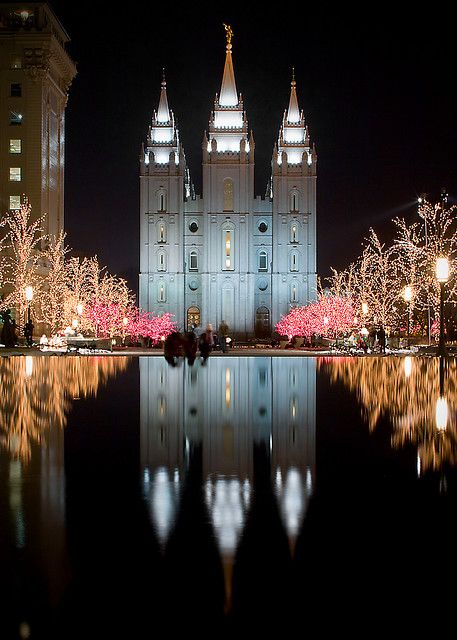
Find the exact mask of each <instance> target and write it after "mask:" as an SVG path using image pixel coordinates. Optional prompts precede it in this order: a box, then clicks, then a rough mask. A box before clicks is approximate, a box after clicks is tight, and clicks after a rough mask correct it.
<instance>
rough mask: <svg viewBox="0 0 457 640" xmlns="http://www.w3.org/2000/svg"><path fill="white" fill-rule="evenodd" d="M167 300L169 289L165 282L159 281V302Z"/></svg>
mask: <svg viewBox="0 0 457 640" xmlns="http://www.w3.org/2000/svg"><path fill="white" fill-rule="evenodd" d="M166 300H167V291H166V287H165V282H159V291H158V295H157V301H158V302H166Z"/></svg>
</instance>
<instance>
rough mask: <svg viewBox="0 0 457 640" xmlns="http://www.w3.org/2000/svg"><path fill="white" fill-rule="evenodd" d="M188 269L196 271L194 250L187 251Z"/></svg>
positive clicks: (196, 255) (196, 254) (196, 263)
mask: <svg viewBox="0 0 457 640" xmlns="http://www.w3.org/2000/svg"><path fill="white" fill-rule="evenodd" d="M189 270H190V271H198V253H197V252H196V251H191V252H190V253H189Z"/></svg>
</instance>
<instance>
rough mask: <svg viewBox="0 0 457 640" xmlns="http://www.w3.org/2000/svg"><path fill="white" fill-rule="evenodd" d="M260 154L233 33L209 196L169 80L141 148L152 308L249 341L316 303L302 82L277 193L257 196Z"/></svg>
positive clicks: (312, 175) (216, 117) (287, 120)
mask: <svg viewBox="0 0 457 640" xmlns="http://www.w3.org/2000/svg"><path fill="white" fill-rule="evenodd" d="M285 103H286V104H287V98H286V97H285ZM254 151H255V144H254V138H253V134H252V132H249V129H248V120H247V115H246V112H245V110H244V105H243V99H242V96H241V94H239V93H238V91H237V87H236V81H235V73H234V68H233V60H232V45H231V37H230V36H228V38H227V46H226V55H225V65H224V72H223V77H222V84H221V89H220V93H219V94H216V97H215V100H214V105H213V110H212V111H211V115H210V120H209V127H208V132H205V134H204V136H203V144H202V155H203V172H202V175H203V196H201V197H200V196H196V195H195V194H194V192H193V186H192V183H191V179H190V175H189V170H188V167H187V164H186V158H185V155H184V150H183V147H182V145H181V142H180V138H179V132H178V129H177V127H176V123H175V119H174V115H173V112H172V111H171V110H170V108H169V105H168V98H167V87H166V82H165V79H163V80H162V85H161V92H160V99H159V105H158V109H157V111H155V112H154V114H153V118H152V123H151V125H150V127H149V131H148V136H147V142H146V145H144V146H143V148H142V151H141V156H140V275H139V304H140V307H142V308H143V309H145V310H148V311H154V312H155V313H158V314H160V315H161V314H163V313H166V312H169V313H171V314H173V315H174V316H175V318H174V319H175V321H176V322H177V324H178V326H179V328H180V329H186V328H188V327H189V326H190V325H192V324H194V325H197V326H200V327H205V326H206V324H207V323H211V324H212V325H213V328H214V329H215V330H217V328H218V326H219V324H220V322H221V321H222V320H225V322H226V323H227V324H228V325H229V328H230V331H231V333H232V335H234V336H237V337H239V338H245V337H251V336H253V335H256V336H258V337H268V336H269V335H270V334H271V332H272V331H273V330H274V326H275V324H276V323H277V322H278V321H279V319H280V317H281V316H282V315H283V314H286V313H287V312H288V311H289V310H290V308H291V307H293V306H301V305H304V304H307V303H308V302H310V301H311V300H313V299H315V297H316V164H317V155H316V151H315V148H314V146H312V145H311V143H310V138H309V131H308V127H307V125H306V123H305V119H304V115H303V111H301V110H300V108H299V104H298V99H297V90H296V82H295V79H293V80H292V83H291V89H290V97H289V104H288V107H287V108H286V109H285V112H284V116H283V120H282V125H281V127H280V131H279V136H278V141H277V143H276V144H275V145H274V150H273V158H272V163H271V167H272V172H271V181H270V184H269V185H268V188H267V196H266V197H259V196H255V195H254Z"/></svg>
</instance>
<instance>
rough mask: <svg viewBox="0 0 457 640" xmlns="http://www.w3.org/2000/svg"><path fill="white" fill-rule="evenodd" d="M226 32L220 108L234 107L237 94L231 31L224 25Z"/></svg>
mask: <svg viewBox="0 0 457 640" xmlns="http://www.w3.org/2000/svg"><path fill="white" fill-rule="evenodd" d="M224 28H225V31H226V38H227V45H226V48H225V51H226V53H225V66H224V75H223V78H222V86H221V91H220V94H219V104H220V106H221V107H235V106H236V105H237V104H238V94H237V91H236V84H235V72H234V71H233V61H232V38H233V31H232V28H231V27H230V26H229V25H226V24H224Z"/></svg>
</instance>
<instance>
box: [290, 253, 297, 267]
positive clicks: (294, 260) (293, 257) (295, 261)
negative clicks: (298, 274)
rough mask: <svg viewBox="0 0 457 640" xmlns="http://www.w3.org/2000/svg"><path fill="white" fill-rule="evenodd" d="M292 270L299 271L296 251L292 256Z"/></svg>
mask: <svg viewBox="0 0 457 640" xmlns="http://www.w3.org/2000/svg"><path fill="white" fill-rule="evenodd" d="M290 270H291V271H298V254H297V252H296V251H292V253H291V254H290Z"/></svg>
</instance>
